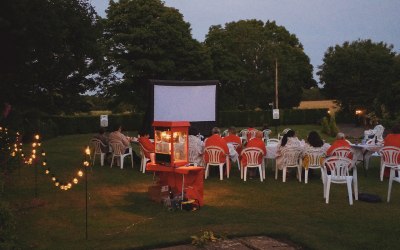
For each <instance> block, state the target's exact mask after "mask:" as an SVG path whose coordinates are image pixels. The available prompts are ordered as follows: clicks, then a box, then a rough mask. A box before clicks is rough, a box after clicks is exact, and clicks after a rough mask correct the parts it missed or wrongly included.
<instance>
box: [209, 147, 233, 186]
mask: <svg viewBox="0 0 400 250" xmlns="http://www.w3.org/2000/svg"><path fill="white" fill-rule="evenodd" d="M204 160H205V163H206V171H205V173H204V175H205V176H204V178H205V179H207V177H208V175H209V168H210V166H218V167H219V178H220V180H223V179H224V177H223V176H224V169H223V168H224V165H225V164H226V173H227V174H226V176H227V177H228V178H229V166H228V162H229V156H228V155H227V154H225V152H224V150H223V149H222V148H220V147H217V146H208V147H206V148H205V149H204Z"/></svg>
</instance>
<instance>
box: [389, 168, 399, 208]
mask: <svg viewBox="0 0 400 250" xmlns="http://www.w3.org/2000/svg"><path fill="white" fill-rule="evenodd" d="M396 174H397V176H396ZM393 181H395V182H398V183H400V166H397V167H392V168H390V177H389V188H388V195H387V202H389V201H390V195H391V192H392V184H393Z"/></svg>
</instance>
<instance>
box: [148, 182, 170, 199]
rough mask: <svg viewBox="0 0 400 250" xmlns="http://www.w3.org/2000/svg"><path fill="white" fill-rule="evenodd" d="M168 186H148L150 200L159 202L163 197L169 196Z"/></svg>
mask: <svg viewBox="0 0 400 250" xmlns="http://www.w3.org/2000/svg"><path fill="white" fill-rule="evenodd" d="M169 191H170V187H169V186H161V185H152V186H149V188H148V195H149V198H150V200H152V201H155V202H158V203H161V202H162V201H163V199H166V198H169Z"/></svg>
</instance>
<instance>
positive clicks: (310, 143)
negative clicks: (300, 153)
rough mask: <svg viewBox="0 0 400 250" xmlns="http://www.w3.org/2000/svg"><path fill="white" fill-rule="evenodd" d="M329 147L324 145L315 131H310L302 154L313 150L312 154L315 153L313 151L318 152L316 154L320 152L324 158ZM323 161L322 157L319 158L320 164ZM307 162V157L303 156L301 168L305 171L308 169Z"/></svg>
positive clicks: (308, 160)
mask: <svg viewBox="0 0 400 250" xmlns="http://www.w3.org/2000/svg"><path fill="white" fill-rule="evenodd" d="M329 147H330V145H329V144H327V143H324V141H323V140H322V139H321V137H320V136H319V134H318V132H317V131H311V132H310V133H308V136H307V141H306V146H305V149H304V152H307V151H308V150H313V152H315V151H314V150H318V151H317V152H320V154H321V155H323V156H325V154H326V151H327V150H328V148H329ZM323 159H324V157H323V158H321V164H322V161H323ZM309 162H310V159H309V157H308V155H305V156H304V157H303V167H304V168H305V169H308V166H309Z"/></svg>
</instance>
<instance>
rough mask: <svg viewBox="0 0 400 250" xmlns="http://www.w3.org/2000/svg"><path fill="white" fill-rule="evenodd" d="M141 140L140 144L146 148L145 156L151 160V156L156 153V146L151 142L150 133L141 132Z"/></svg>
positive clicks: (139, 140)
mask: <svg viewBox="0 0 400 250" xmlns="http://www.w3.org/2000/svg"><path fill="white" fill-rule="evenodd" d="M139 136H140V137H139V139H138V142H139V143H140V145H141V146H142V147H143V148H144V150H143V151H144V155H145V157H146V158H147V159H151V158H150V154H151V153H153V154H154V153H155V146H154V143H153V142H151V141H150V139H149V138H150V135H149V133H147V132H146V131H144V130H141V131H140V132H139Z"/></svg>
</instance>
